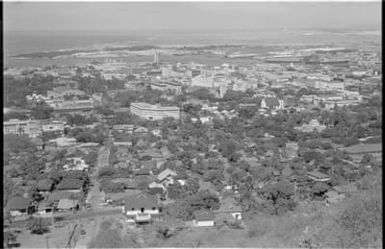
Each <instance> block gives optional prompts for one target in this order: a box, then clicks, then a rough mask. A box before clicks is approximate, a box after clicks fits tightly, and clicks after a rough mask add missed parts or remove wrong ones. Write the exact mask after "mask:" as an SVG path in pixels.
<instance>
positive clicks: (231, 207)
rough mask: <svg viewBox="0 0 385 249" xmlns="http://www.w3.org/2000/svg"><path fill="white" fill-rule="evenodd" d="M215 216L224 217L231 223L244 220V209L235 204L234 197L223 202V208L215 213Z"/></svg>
mask: <svg viewBox="0 0 385 249" xmlns="http://www.w3.org/2000/svg"><path fill="white" fill-rule="evenodd" d="M215 214H217V217H222V218H223V219H224V220H226V221H230V222H233V221H239V220H242V208H241V207H239V206H238V205H237V204H236V203H235V200H234V198H232V197H227V198H225V199H224V200H222V201H221V206H220V207H219V209H218V210H216V211H215Z"/></svg>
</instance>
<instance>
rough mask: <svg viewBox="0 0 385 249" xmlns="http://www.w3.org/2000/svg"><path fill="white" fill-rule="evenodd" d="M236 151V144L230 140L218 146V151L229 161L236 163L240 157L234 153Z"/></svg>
mask: <svg viewBox="0 0 385 249" xmlns="http://www.w3.org/2000/svg"><path fill="white" fill-rule="evenodd" d="M236 150H237V144H236V143H234V142H233V141H231V140H227V141H224V142H223V143H221V144H220V145H219V151H220V152H221V153H222V155H223V156H224V157H226V158H227V159H228V160H229V161H233V162H236V161H237V160H238V159H239V157H240V155H239V154H238V153H236Z"/></svg>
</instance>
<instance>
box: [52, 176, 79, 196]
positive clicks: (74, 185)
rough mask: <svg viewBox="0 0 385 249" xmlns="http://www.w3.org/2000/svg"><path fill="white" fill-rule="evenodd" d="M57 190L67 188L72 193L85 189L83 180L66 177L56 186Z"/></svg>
mask: <svg viewBox="0 0 385 249" xmlns="http://www.w3.org/2000/svg"><path fill="white" fill-rule="evenodd" d="M56 189H57V190H65V191H68V192H72V193H79V192H81V191H82V190H83V181H81V180H79V179H73V178H64V179H63V180H62V181H61V182H60V183H59V184H58V185H57V187H56Z"/></svg>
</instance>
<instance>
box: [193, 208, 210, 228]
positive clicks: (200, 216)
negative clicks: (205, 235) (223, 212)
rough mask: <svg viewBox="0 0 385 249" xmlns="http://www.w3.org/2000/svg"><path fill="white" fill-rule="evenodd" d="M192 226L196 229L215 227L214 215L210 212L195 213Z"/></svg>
mask: <svg viewBox="0 0 385 249" xmlns="http://www.w3.org/2000/svg"><path fill="white" fill-rule="evenodd" d="M194 217H195V219H194V221H193V224H194V226H196V227H213V226H214V225H215V214H214V213H213V212H210V211H197V212H195V214H194Z"/></svg>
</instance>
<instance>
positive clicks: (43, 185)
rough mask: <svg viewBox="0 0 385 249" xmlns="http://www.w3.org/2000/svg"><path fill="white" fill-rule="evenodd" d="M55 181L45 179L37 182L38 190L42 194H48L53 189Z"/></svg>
mask: <svg viewBox="0 0 385 249" xmlns="http://www.w3.org/2000/svg"><path fill="white" fill-rule="evenodd" d="M52 188H53V181H52V180H51V179H43V180H40V181H38V183H37V191H39V193H40V194H47V193H49V192H51V191H52Z"/></svg>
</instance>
